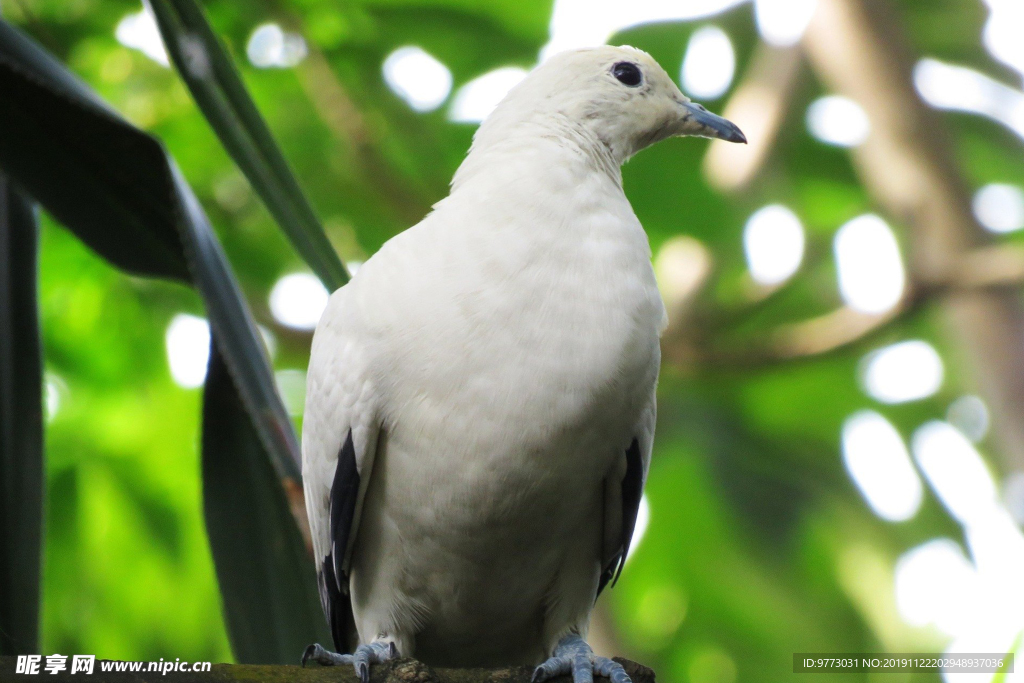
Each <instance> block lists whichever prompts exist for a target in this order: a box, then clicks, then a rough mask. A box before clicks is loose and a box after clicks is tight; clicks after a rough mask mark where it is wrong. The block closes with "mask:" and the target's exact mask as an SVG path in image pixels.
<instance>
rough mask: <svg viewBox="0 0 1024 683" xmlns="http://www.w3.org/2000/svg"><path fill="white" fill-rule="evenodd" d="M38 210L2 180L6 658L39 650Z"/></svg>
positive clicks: (1, 500)
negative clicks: (36, 213) (36, 215)
mask: <svg viewBox="0 0 1024 683" xmlns="http://www.w3.org/2000/svg"><path fill="white" fill-rule="evenodd" d="M37 244H38V234H37V226H36V218H35V213H34V209H33V207H32V205H31V204H30V203H29V201H28V199H27V198H26V197H25V195H24V194H22V193H21V192H20V191H19V190H18V189H17V188H16V187H15V186H14V185H13V184H12V183H11V182H10V181H9V180H8V179H7V178H6V177H4V176H3V174H0V654H4V655H12V654H28V653H33V652H38V649H39V632H38V629H39V563H40V559H41V549H40V542H41V537H42V527H43V404H42V395H41V390H40V388H41V385H42V374H43V373H42V359H41V354H40V342H39V319H38V312H37V309H36V270H37V267H38V266H37V260H36V253H37Z"/></svg>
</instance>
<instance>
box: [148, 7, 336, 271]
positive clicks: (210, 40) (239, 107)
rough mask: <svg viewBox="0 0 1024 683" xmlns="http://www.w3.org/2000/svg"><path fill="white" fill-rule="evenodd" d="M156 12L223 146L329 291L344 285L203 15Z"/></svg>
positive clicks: (193, 9) (315, 223)
mask: <svg viewBox="0 0 1024 683" xmlns="http://www.w3.org/2000/svg"><path fill="white" fill-rule="evenodd" d="M151 7H152V9H153V13H154V15H155V16H156V20H157V25H158V26H159V27H160V33H161V35H162V36H163V39H164V44H165V45H166V46H167V51H168V53H169V54H170V56H171V59H172V60H173V61H174V65H175V66H176V67H177V68H178V72H179V73H180V74H181V77H182V78H183V79H184V81H185V84H186V85H187V86H188V89H189V91H190V92H191V93H192V96H193V97H194V98H195V101H196V103H197V104H198V105H199V108H200V109H201V110H202V112H203V114H204V115H205V116H206V119H207V121H209V123H210V126H211V127H212V128H213V129H214V131H216V133H217V135H218V137H219V138H220V140H221V143H223V145H224V147H225V148H226V149H227V150H228V152H229V153H230V154H231V157H232V158H233V159H234V160H235V163H236V164H238V167H239V168H240V169H241V170H242V172H243V173H244V174H245V176H246V177H247V178H248V179H249V182H250V183H252V185H253V187H254V188H255V189H256V192H257V193H258V194H259V196H260V198H261V199H262V200H263V203H264V204H265V205H266V206H267V209H269V210H270V213H272V214H273V216H274V218H275V219H277V222H278V224H280V226H281V228H282V229H283V230H284V232H285V234H287V235H288V238H289V239H290V240H291V242H292V244H293V245H294V246H295V249H296V250H297V251H298V252H299V254H300V255H301V256H302V258H303V259H304V260H305V261H306V263H307V264H308V265H309V267H310V268H312V270H313V272H314V273H316V275H317V276H318V277H319V278H320V280H321V281H322V282H323V283H324V286H325V287H327V289H328V291H334V290H335V289H337V288H339V287H341V286H342V285H344V284H345V283H346V282H348V272H347V271H346V270H345V266H344V265H342V263H341V260H340V259H339V258H338V255H337V253H336V252H335V251H334V247H333V246H331V243H330V241H329V240H328V239H327V234H326V233H325V232H324V228H323V226H322V225H321V224H320V221H319V220H318V219H317V217H316V214H315V213H314V212H313V208H312V207H311V206H310V205H309V201H308V200H307V199H306V196H305V194H303V192H302V189H301V188H300V187H299V184H298V182H297V181H296V180H295V176H294V175H293V174H292V171H291V169H290V168H289V167H288V163H287V162H286V161H285V158H284V155H283V154H282V153H281V150H280V149H279V148H278V146H277V143H276V142H274V137H273V135H271V133H270V129H269V128H268V127H267V124H266V122H265V121H264V120H263V117H262V116H260V113H259V111H258V110H257V109H256V105H255V104H253V101H252V98H251V97H250V96H249V93H248V92H247V91H246V89H245V84H244V83H243V82H242V79H241V77H240V76H239V74H238V71H237V70H236V69H235V65H234V63H233V62H232V60H231V57H229V56H228V54H227V51H226V50H225V49H224V47H223V45H221V43H220V41H219V40H218V39H217V36H216V35H215V34H214V32H213V30H212V29H211V28H210V25H209V23H208V22H207V20H206V17H205V15H204V14H203V11H202V9H200V7H199V6H198V5H197V4H196V3H195V2H194V1H193V0H154V1H153V2H152V3H151Z"/></svg>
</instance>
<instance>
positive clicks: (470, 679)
mask: <svg viewBox="0 0 1024 683" xmlns="http://www.w3.org/2000/svg"><path fill="white" fill-rule="evenodd" d="M68 661H70V658H69V659H68ZM615 661H617V662H619V663H620V664H622V666H623V668H625V670H626V673H627V674H629V677H630V678H631V679H632V681H633V683H654V672H653V671H651V670H650V669H648V668H647V667H646V666H643V665H642V664H637V663H636V662H633V661H630V660H628V659H621V658H616V660H615ZM45 662H46V659H45V658H44V659H43V663H45ZM15 663H16V658H15V657H0V678H3V679H4V680H7V678H6V677H7V675H8V674H10V676H11V677H12V678H13V677H14V676H15V674H14V671H15ZM99 671H100V662H98V661H97V662H96V665H95V667H94V673H93V676H95V675H96V674H97V673H98V672H99ZM41 675H43V676H45V678H46V680H48V681H54V682H55V683H58V682H60V681H81V680H82V677H83V674H81V673H76V674H74V675H72V674H70V673H68V672H67V671H66V670H65V671H62V672H60V673H58V674H56V675H51V674H49V673H45V672H44V673H43V674H41ZM532 676H533V667H529V666H519V667H508V668H500V669H441V668H438V669H435V668H432V667H429V666H427V665H426V664H423V663H422V662H419V661H416V660H415V659H397V660H394V661H392V662H388V663H386V664H380V665H378V664H375V665H373V667H372V668H371V671H370V682H371V683H530V679H531V677H532ZM36 677H38V676H36ZM30 678H32V677H31V676H30V677H28V678H27V679H26V680H28V679H30ZM85 679H86V680H88V679H89V676H85ZM102 680H103V681H113V682H115V683H116V682H118V681H124V682H125V683H128V682H129V681H130V682H131V683H236V682H238V683H241V682H242V681H244V682H245V683H359V678H358V677H357V676H356V675H355V672H354V671H353V670H352V667H350V666H339V667H320V666H309V667H305V668H304V667H301V666H293V665H289V666H283V665H256V664H214V665H213V667H212V670H211V671H209V672H204V673H191V672H169V673H167V674H162V673H161V672H159V671H153V672H145V671H144V672H138V673H103V675H102ZM552 680H553V681H555V682H556V683H571V681H572V678H571V677H570V676H561V677H559V678H555V679H552ZM599 680H604V679H599Z"/></svg>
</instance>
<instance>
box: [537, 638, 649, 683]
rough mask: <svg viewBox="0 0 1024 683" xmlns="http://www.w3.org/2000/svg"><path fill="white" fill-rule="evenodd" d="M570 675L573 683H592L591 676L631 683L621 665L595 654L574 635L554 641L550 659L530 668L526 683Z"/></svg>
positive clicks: (620, 682)
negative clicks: (531, 671) (529, 675)
mask: <svg viewBox="0 0 1024 683" xmlns="http://www.w3.org/2000/svg"><path fill="white" fill-rule="evenodd" d="M570 672H571V673H572V680H573V683H593V681H594V675H595V674H597V675H598V676H604V677H605V678H607V679H609V680H610V681H611V683H632V682H631V681H630V678H629V674H627V673H626V670H625V669H623V668H622V665H621V664H619V663H618V662H615V661H612V660H611V659H608V658H607V657H598V656H597V655H595V654H594V651H593V650H592V649H591V648H590V646H589V645H587V642H586V641H585V640H583V638H581V637H580V636H579V635H577V634H575V633H571V634H569V635H567V636H566V637H564V638H562V640H560V641H559V642H558V645H557V646H556V647H555V652H554V654H553V655H552V656H551V658H550V659H548V660H547V661H546V662H544V663H543V664H541V665H540V666H538V667H537V668H536V669H534V671H533V678H532V679H531V680H530V683H543V682H544V681H546V680H548V679H551V678H555V677H556V676H562V675H565V674H567V673H570Z"/></svg>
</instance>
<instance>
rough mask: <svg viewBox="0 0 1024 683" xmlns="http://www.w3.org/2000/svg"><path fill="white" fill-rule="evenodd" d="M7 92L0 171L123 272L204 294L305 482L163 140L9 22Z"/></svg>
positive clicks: (279, 454)
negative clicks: (102, 100)
mask: <svg viewBox="0 0 1024 683" xmlns="http://www.w3.org/2000/svg"><path fill="white" fill-rule="evenodd" d="M0 91H2V92H4V93H5V97H3V98H0V130H2V131H4V134H3V135H0V166H2V167H3V168H4V169H5V170H6V171H7V172H8V173H9V174H10V175H11V176H12V177H13V178H15V179H16V180H17V181H18V182H19V183H20V184H21V185H22V187H24V188H25V189H26V191H28V192H29V194H31V195H32V196H33V197H35V198H36V199H37V200H39V202H40V203H41V204H42V205H43V206H45V207H46V208H47V210H48V211H50V213H52V214H53V215H54V216H55V217H56V218H57V219H58V220H59V221H60V222H61V223H63V224H64V225H65V226H67V227H68V228H69V229H70V230H71V231H72V232H74V233H75V234H76V235H77V236H78V237H79V238H80V239H81V240H82V241H83V242H85V243H86V244H88V245H89V246H90V247H92V248H93V249H94V250H96V251H97V252H98V253H99V254H100V255H101V256H103V257H104V258H106V259H107V260H109V261H111V262H112V263H114V264H115V265H117V266H119V267H120V268H122V269H124V270H127V271H129V272H133V273H136V274H140V275H147V276H151V277H172V278H175V279H179V280H185V281H190V282H192V283H193V284H194V285H195V286H196V288H197V289H198V290H199V292H200V294H201V295H202V296H203V299H204V301H205V303H206V307H207V313H208V315H209V318H210V326H211V328H212V331H213V335H214V336H215V337H216V338H217V339H218V341H219V342H220V344H221V349H222V350H223V353H224V355H225V360H226V362H227V364H228V367H229V368H230V370H231V373H232V377H233V379H234V381H235V386H236V388H237V390H238V397H239V399H240V400H241V401H242V403H243V404H244V405H245V406H246V409H247V411H248V412H249V416H250V418H251V419H252V421H253V426H254V427H255V428H256V430H257V432H258V433H259V435H260V438H261V440H262V441H263V444H264V446H265V448H266V449H267V452H268V453H269V454H270V455H271V456H272V460H273V462H274V465H275V468H276V469H277V471H278V474H279V475H280V476H281V478H282V479H284V478H286V477H287V478H292V479H295V480H299V479H300V474H299V467H298V445H297V442H296V439H295V433H294V430H293V429H292V426H291V422H290V421H289V418H288V414H287V412H286V411H285V409H284V406H283V405H282V403H281V399H280V397H279V396H278V395H277V389H276V387H275V385H274V379H273V375H272V374H271V371H270V367H269V364H268V361H267V357H266V354H265V352H264V350H263V346H262V342H261V340H260V337H259V333H258V332H257V331H256V326H255V324H254V323H253V321H252V316H251V315H250V313H249V310H248V307H247V306H246V304H245V301H244V300H243V299H242V296H241V293H240V291H239V289H238V284H237V283H236V282H235V278H234V275H233V274H232V272H231V269H230V266H229V265H228V263H227V260H226V258H225V256H224V253H223V250H222V249H221V246H220V243H219V242H218V241H217V238H216V236H215V235H214V233H213V229H212V227H211V226H210V222H209V220H208V219H207V217H206V214H205V213H204V212H203V209H202V207H201V206H200V205H199V202H198V200H197V199H196V197H195V195H194V194H193V192H192V189H191V188H190V187H189V186H188V184H187V183H186V182H185V180H184V179H183V178H182V177H181V173H180V171H179V170H178V168H177V166H176V164H175V163H174V161H173V160H172V159H171V158H170V157H169V156H168V155H167V153H166V151H165V150H164V149H163V146H162V145H161V144H160V142H159V141H158V140H156V139H155V138H153V137H151V136H150V135H147V134H146V133H143V132H142V131H140V130H138V129H136V128H134V127H132V126H131V125H130V124H128V123H127V122H125V121H124V120H123V119H121V118H120V117H118V116H117V114H115V113H113V112H111V111H110V110H109V109H108V108H106V107H105V106H103V105H101V104H99V103H98V100H97V99H96V98H95V96H94V95H91V94H90V93H89V91H88V88H87V86H85V85H84V84H82V83H81V82H79V81H77V79H76V78H75V77H74V76H73V75H71V74H70V72H68V71H67V70H66V69H64V67H62V66H61V65H60V64H58V63H57V62H55V61H54V60H53V59H52V58H51V57H49V56H48V55H47V54H46V53H45V52H43V51H42V50H41V49H40V48H39V47H38V46H36V45H35V44H34V43H32V42H31V41H30V40H29V39H28V38H26V37H25V36H23V35H22V34H20V33H19V32H18V31H16V30H15V29H13V28H12V27H11V26H10V25H8V24H6V23H4V22H0Z"/></svg>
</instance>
